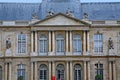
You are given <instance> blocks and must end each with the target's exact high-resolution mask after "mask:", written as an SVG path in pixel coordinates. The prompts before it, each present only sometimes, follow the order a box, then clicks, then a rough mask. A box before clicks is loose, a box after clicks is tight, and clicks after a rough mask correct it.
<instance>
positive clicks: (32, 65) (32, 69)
mask: <svg viewBox="0 0 120 80" xmlns="http://www.w3.org/2000/svg"><path fill="white" fill-rule="evenodd" d="M31 80H33V62H31Z"/></svg>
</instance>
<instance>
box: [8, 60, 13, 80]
mask: <svg viewBox="0 0 120 80" xmlns="http://www.w3.org/2000/svg"><path fill="white" fill-rule="evenodd" d="M11 71H12V63H11V62H10V63H9V80H11V76H12V75H11V74H12V73H11Z"/></svg>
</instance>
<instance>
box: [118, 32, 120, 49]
mask: <svg viewBox="0 0 120 80" xmlns="http://www.w3.org/2000/svg"><path fill="white" fill-rule="evenodd" d="M118 49H119V50H120V34H119V35H118Z"/></svg>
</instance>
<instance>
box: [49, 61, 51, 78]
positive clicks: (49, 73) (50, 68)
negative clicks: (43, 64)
mask: <svg viewBox="0 0 120 80" xmlns="http://www.w3.org/2000/svg"><path fill="white" fill-rule="evenodd" d="M49 80H51V61H49Z"/></svg>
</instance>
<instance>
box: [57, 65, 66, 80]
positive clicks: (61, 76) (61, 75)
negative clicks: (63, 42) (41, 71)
mask: <svg viewBox="0 0 120 80" xmlns="http://www.w3.org/2000/svg"><path fill="white" fill-rule="evenodd" d="M64 72H65V69H64V65H62V64H59V65H57V67H56V77H57V80H65V79H64Z"/></svg>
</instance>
